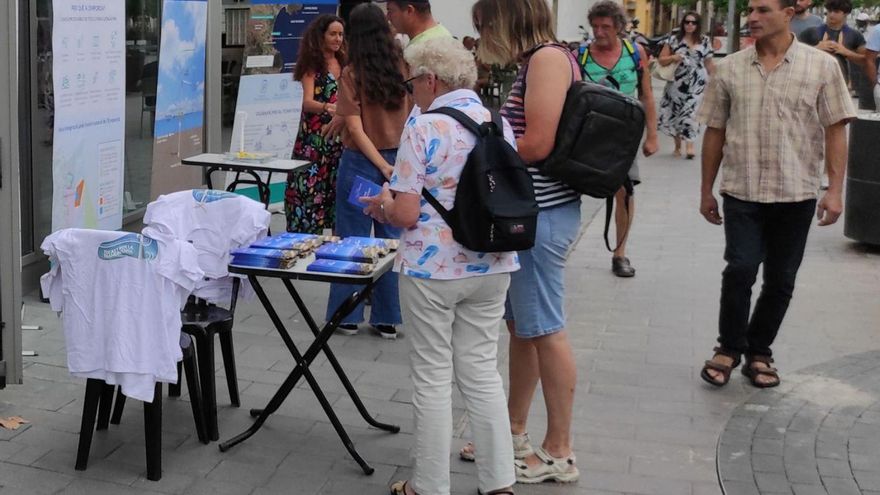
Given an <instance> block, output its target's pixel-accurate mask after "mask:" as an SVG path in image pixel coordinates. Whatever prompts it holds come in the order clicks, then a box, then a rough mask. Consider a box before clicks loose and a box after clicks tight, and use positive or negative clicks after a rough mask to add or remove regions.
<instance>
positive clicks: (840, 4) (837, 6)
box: [825, 0, 853, 14]
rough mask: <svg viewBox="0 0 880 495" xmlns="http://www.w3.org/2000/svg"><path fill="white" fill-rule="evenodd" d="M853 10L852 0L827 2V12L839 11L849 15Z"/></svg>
mask: <svg viewBox="0 0 880 495" xmlns="http://www.w3.org/2000/svg"><path fill="white" fill-rule="evenodd" d="M852 9H853V5H852V0H825V10H839V11H842V12H845V13H847V14H849V13H850V12H852Z"/></svg>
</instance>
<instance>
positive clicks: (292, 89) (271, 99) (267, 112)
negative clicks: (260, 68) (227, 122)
mask: <svg viewBox="0 0 880 495" xmlns="http://www.w3.org/2000/svg"><path fill="white" fill-rule="evenodd" d="M302 101H303V88H302V83H300V82H297V81H294V80H293V78H292V77H291V75H290V74H261V75H252V76H243V77H242V78H241V83H240V85H239V90H238V103H237V104H236V107H235V109H236V110H235V123H234V124H233V128H232V142H231V143H230V146H229V151H232V152H236V151H248V152H258V153H271V154H272V155H274V156H275V157H276V158H281V159H285V160H286V159H289V158H290V156H291V155H292V154H293V145H294V143H295V142H296V135H297V132H298V131H299V123H300V118H301V116H302ZM263 175H265V174H263ZM234 177H235V174H227V182H226V183H227V185H228V184H229V183H230V182H231V181H232V180H233V179H234ZM286 179H287V178H286V177H285V176H284V174H273V175H272V185H270V187H271V190H272V195H271V203H276V202H283V201H284V184H285V181H286ZM275 184H278V185H275ZM236 192H237V193H240V194H245V195H247V196H250V197H253V198H257V190H256V187H251V188H238V189H236Z"/></svg>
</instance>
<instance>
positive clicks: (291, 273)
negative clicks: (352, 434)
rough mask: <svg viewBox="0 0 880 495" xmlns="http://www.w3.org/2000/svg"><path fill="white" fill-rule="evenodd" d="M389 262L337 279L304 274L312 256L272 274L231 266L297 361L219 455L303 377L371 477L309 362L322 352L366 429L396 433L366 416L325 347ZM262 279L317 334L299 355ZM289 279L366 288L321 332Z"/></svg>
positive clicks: (256, 427)
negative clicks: (283, 292)
mask: <svg viewBox="0 0 880 495" xmlns="http://www.w3.org/2000/svg"><path fill="white" fill-rule="evenodd" d="M393 258H394V256H393V255H389V256H386V257H385V258H383V259H382V260H380V261H379V263H378V264H377V266H376V269H375V270H374V271H373V273H372V274H371V275H368V276H358V275H336V274H327V273H315V272H308V271H306V267H307V266H308V265H309V263H311V262H312V261H313V260H314V255H312V256H309V257H306V258H304V259H301V260H298V261H297V265H296V266H295V267H294V268H291V269H289V270H272V269H264V268H252V267H242V266H234V265H230V267H229V272H230V273H237V274H240V275H246V276H247V277H248V280H249V281H250V283H251V285H252V286H253V288H254V291H255V292H256V294H257V297H258V298H259V299H260V302H261V303H262V304H263V307H264V308H265V309H266V312H267V313H268V315H269V318H270V319H271V320H272V323H273V324H274V325H275V329H276V330H277V331H278V333H279V334H280V335H281V339H282V340H284V344H285V345H286V346H287V349H288V350H289V351H290V354H291V355H292V356H293V359H294V360H295V361H296V366H295V367H294V369H293V371H291V372H290V374H289V375H288V377H287V378H286V379H285V380H284V382H283V383H282V384H281V387H280V388H279V389H278V391H277V392H276V393H275V395H274V396H273V397H272V399H271V400H269V403H268V404H266V406H265V407H264V408H262V409H251V411H250V414H251V416H252V417H255V418H257V419H256V421H255V422H254V424H253V425H251V427H250V428H248V429H247V430H245V431H244V432H242V433H240V434H239V435H236V436H235V437H233V438H231V439H229V440H227V441H225V442H223V443H221V444H220V450H221V451H222V452H225V451H227V450H229V449H230V448H231V447H233V446H235V445H237V444H239V443H241V442H243V441H244V440H247V439H248V438H250V437H251V436H252V435H253V434H254V433H256V432H257V431H258V430H259V429H260V428H261V427H262V426H263V423H265V422H266V420H267V419H268V418H269V416H271V415H272V413H274V412H275V411H277V410H278V408H279V407H280V406H281V404H282V403H283V402H284V400H285V399H286V398H287V396H288V395H289V394H290V392H291V391H292V390H293V388H294V387H295V386H296V384H297V382H299V380H300V378H305V379H306V381H307V382H308V384H309V387H310V388H311V389H312V392H313V393H314V394H315V397H316V398H317V399H318V402H319V403H320V404H321V407H322V408H323V409H324V413H325V414H326V415H327V418H328V419H329V420H330V423H331V424H332V425H333V428H334V429H335V430H336V433H337V434H338V435H339V438H340V440H342V444H343V445H344V446H345V448H346V449H347V450H348V452H349V454H351V456H352V457H353V458H354V460H355V461H356V462H357V463H358V464H359V465H360V467H361V469H363V471H364V473H365V474H368V475H369V474H373V471H374V469H373V468H372V467H371V466H370V465H369V464H367V462H366V461H364V459H363V458H362V457H361V456H360V454H358V452H357V450H356V449H355V447H354V443H353V442H352V441H351V438H349V436H348V433H346V431H345V428H344V427H343V425H342V423H341V422H340V421H339V418H338V417H337V416H336V413H335V412H334V411H333V408H332V407H331V405H330V402H329V401H328V400H327V397H326V396H325V395H324V392H323V391H322V390H321V387H320V385H318V382H317V380H315V377H314V375H312V373H311V371H309V365H311V364H312V362H313V361H314V360H315V358H316V357H317V356H318V353H320V352H323V353H324V355H325V356H326V357H327V361H328V362H329V363H330V365H331V366H332V367H333V370H334V371H335V372H336V375H337V376H338V377H339V380H340V381H341V382H342V385H343V386H344V387H345V390H346V391H347V392H348V395H349V397H351V400H352V402H354V404H355V407H357V410H358V412H359V413H360V414H361V416H362V417H363V418H364V420H365V421H366V422H367V423H368V424H369V425H371V426H374V427H376V428H379V429H381V430H385V431H389V432H392V433H397V432H399V431H400V427H399V426H395V425H388V424H384V423H380V422H379V421H377V420H376V419H374V418H373V417H372V416H371V415H370V413H369V412H368V411H367V408H366V406H365V405H364V403H363V401H361V399H360V397H359V396H358V394H357V391H356V390H355V389H354V386H353V385H352V384H351V381H350V380H349V379H348V376H347V375H346V374H345V371H344V370H343V369H342V366H341V365H340V364H339V361H338V360H337V359H336V356H335V355H334V354H333V351H332V350H331V349H330V346H329V345H328V341H329V339H330V337H331V336H332V335H333V333H334V332H335V331H336V328H337V327H338V326H339V325H340V323H341V322H342V319H343V318H344V317H345V316H347V315H348V314H349V313H350V312H351V311H353V310H354V308H355V307H357V305H359V304H360V303H361V302H362V301H363V300H364V299H365V298H366V297H367V295H368V294H369V293H370V291H371V290H372V289H373V287H374V286H375V285H376V283H377V282H378V280H379V278H380V277H381V276H382V275H384V274H385V273H387V272H388V271H389V270H390V269H391V265H392V264H393ZM261 277H265V278H278V279H281V281H282V283H283V284H284V286H285V287H286V288H287V291H288V293H289V294H290V297H291V298H293V301H294V303H296V307H297V308H298V309H299V311H300V313H301V314H302V316H303V319H304V320H305V321H306V323H307V324H308V326H309V329H310V330H311V331H312V334H313V335H314V336H315V340H314V341H313V342H312V343H311V344H310V345H309V347H308V348H307V349H306V351H305V352H304V353H300V352H299V349H297V347H296V344H294V342H293V339H292V338H291V337H290V334H289V333H288V331H287V328H285V326H284V323H283V322H282V320H281V318H280V317H279V316H278V313H277V312H276V311H275V308H274V307H273V306H272V302H271V301H270V300H269V298H268V296H267V295H266V292H265V290H264V289H263V286H262V285H261V284H260V282H259V278H261ZM293 280H304V281H313V282H335V283H344V284H357V285H364V286H365V287H364V289H363V290H362V291H360V292H355V293H354V294H353V295H352V296H351V297H350V298H349V299H348V300H347V301H346V302H345V303H343V304H342V305H341V306H340V307H339V308H338V309H337V310H336V312H335V313H334V314H333V316H332V317H331V318H330V319H329V321H328V322H327V323H325V324H324V326H323V328H319V327H318V324H317V323H316V322H315V320H314V318H312V315H311V313H310V312H309V310H308V307H306V304H305V303H304V302H303V299H302V297H301V296H300V295H299V292H297V290H296V288H295V287H294V286H293V282H292V281H293Z"/></svg>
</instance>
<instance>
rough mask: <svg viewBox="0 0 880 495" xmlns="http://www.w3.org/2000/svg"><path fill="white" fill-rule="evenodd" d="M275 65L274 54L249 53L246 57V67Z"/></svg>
mask: <svg viewBox="0 0 880 495" xmlns="http://www.w3.org/2000/svg"><path fill="white" fill-rule="evenodd" d="M273 65H275V56H274V55H251V56H249V57H248V58H247V68H248V69H262V68H264V67H272V66H273Z"/></svg>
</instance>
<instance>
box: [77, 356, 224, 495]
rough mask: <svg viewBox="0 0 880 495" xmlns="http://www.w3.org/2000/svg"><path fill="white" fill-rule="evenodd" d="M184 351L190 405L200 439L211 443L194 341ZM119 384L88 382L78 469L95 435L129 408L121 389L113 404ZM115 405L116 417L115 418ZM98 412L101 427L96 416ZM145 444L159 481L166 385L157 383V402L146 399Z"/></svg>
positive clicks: (149, 466)
mask: <svg viewBox="0 0 880 495" xmlns="http://www.w3.org/2000/svg"><path fill="white" fill-rule="evenodd" d="M182 350H183V367H184V369H185V370H186V386H187V388H188V389H189V395H190V405H191V407H192V412H193V419H194V420H195V426H196V434H197V435H198V438H199V441H200V442H202V443H204V444H207V443H208V435H207V432H206V429H205V420H204V414H203V412H202V404H201V386H200V384H199V377H198V369H197V368H198V366H197V364H196V356H195V352H194V350H193V346H192V345H191V344H190V345H188V346H186V347H185V348H183V349H182ZM115 388H116V387H114V386H113V385H109V384H107V383H106V382H105V381H104V380H98V379H94V378H90V379H88V381H86V396H85V401H84V402H83V415H82V425H81V426H80V430H79V447H78V448H77V451H76V470H77V471H85V470H86V468H87V467H88V464H89V451H90V450H91V447H92V434H93V433H94V431H95V430H96V429H97V430H98V431H101V430H106V429H107V428H108V424H110V423H112V424H114V425H118V424H119V422H120V420H121V419H122V411H123V408H124V407H125V395H123V394H122V390H121V388H120V390H119V391H118V392H117V395H116V404H115V406H114V405H113V392H114V390H115ZM111 406H113V408H112V413H113V417H112V418H111ZM96 415H97V427H96V424H95V416H96ZM144 443H145V444H146V449H147V479H148V480H150V481H159V480H160V479H161V478H162V384H161V383H156V391H155V394H154V396H153V402H152V403H149V402H144Z"/></svg>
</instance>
